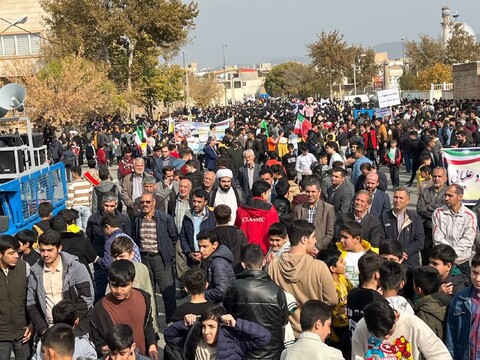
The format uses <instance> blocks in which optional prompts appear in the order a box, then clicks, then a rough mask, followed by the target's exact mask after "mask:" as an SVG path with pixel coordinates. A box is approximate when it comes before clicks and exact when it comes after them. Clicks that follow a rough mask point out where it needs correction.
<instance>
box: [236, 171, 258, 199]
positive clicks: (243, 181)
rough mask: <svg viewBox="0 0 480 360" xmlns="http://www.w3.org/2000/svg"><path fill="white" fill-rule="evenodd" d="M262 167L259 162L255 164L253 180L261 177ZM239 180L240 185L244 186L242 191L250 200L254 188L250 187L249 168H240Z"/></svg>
mask: <svg viewBox="0 0 480 360" xmlns="http://www.w3.org/2000/svg"><path fill="white" fill-rule="evenodd" d="M260 169H261V166H260V165H259V164H255V167H254V168H253V182H255V181H257V180H258V179H260V175H259V173H260ZM238 182H239V183H240V187H241V188H242V191H243V193H244V194H245V196H246V198H247V202H248V201H250V199H251V198H252V189H251V188H250V186H249V184H248V170H247V167H245V166H242V167H241V168H240V169H239V170H238Z"/></svg>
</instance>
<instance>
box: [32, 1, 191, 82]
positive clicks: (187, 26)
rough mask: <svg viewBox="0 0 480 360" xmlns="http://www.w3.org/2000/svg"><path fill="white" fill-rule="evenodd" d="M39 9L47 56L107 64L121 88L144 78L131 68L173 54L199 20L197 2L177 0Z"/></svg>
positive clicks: (65, 3) (85, 3) (75, 3)
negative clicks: (47, 42)
mask: <svg viewBox="0 0 480 360" xmlns="http://www.w3.org/2000/svg"><path fill="white" fill-rule="evenodd" d="M41 5H42V7H43V9H44V10H45V12H46V14H47V15H46V17H45V18H44V20H45V23H46V25H47V28H48V36H49V38H50V39H51V43H50V45H51V48H50V51H51V53H52V54H53V55H54V56H65V55H68V54H72V53H74V54H79V55H82V56H84V57H86V58H87V59H89V60H92V61H102V62H106V63H108V64H111V67H110V69H111V73H110V76H111V78H112V79H113V80H114V81H115V83H116V84H117V85H119V86H121V87H123V88H127V85H128V84H127V83H128V81H127V80H131V81H132V82H133V83H136V82H138V80H139V79H141V78H142V77H144V75H145V74H142V72H141V71H138V70H137V71H136V70H135V68H134V67H135V65H134V64H135V62H138V61H139V59H142V58H144V57H145V56H147V57H149V56H153V57H158V56H163V57H164V58H166V59H170V58H171V57H172V56H174V55H175V54H176V53H178V50H179V48H180V46H182V45H183V44H185V43H186V42H187V40H188V38H187V37H188V33H189V31H190V30H192V29H193V28H194V19H195V18H196V16H197V15H198V6H197V4H196V3H194V2H190V3H184V2H182V1H181V0H150V1H143V0H41ZM129 62H130V63H131V64H132V65H131V66H128V63H129ZM149 63H150V62H149ZM142 65H145V64H142ZM157 65H158V62H157V63H154V64H150V66H153V67H155V66H157ZM140 69H141V70H143V69H145V71H146V73H148V72H149V71H151V70H152V69H151V68H150V69H146V68H145V67H144V66H143V67H140Z"/></svg>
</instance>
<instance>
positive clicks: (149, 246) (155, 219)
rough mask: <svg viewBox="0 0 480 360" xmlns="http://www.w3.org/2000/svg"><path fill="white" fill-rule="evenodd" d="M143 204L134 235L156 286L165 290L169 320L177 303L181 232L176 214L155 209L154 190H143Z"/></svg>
mask: <svg viewBox="0 0 480 360" xmlns="http://www.w3.org/2000/svg"><path fill="white" fill-rule="evenodd" d="M140 205H141V209H142V214H140V215H138V216H137V217H136V218H135V219H134V221H133V236H132V238H133V239H134V240H135V242H136V243H137V245H138V247H139V248H140V254H141V255H142V262H143V263H144V264H145V265H146V266H147V268H148V269H149V272H150V277H151V279H152V284H153V286H155V285H156V287H157V289H158V290H160V293H161V294H162V297H163V302H164V305H165V315H166V323H167V324H168V323H169V322H170V320H171V318H172V315H173V312H174V311H175V308H176V307H177V303H176V299H175V278H174V272H173V264H174V260H175V246H174V243H175V242H176V241H177V239H178V232H177V228H176V226H175V222H174V220H173V218H172V217H171V216H170V215H168V214H166V213H165V212H163V211H161V210H156V209H155V205H156V202H155V194H154V193H153V192H144V193H143V194H142V195H141V197H140ZM157 309H158V304H157ZM154 316H157V314H154Z"/></svg>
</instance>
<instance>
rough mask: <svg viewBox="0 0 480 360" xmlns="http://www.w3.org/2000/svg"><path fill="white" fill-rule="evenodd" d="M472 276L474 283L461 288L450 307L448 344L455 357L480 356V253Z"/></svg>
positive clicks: (472, 270) (471, 272)
mask: <svg viewBox="0 0 480 360" xmlns="http://www.w3.org/2000/svg"><path fill="white" fill-rule="evenodd" d="M432 250H433V248H432ZM470 276H471V279H472V285H471V286H469V287H466V288H464V289H462V290H460V291H459V292H458V293H457V294H456V295H455V296H454V297H453V299H452V301H451V303H450V307H449V308H448V320H447V330H446V331H447V339H446V345H447V348H448V351H450V354H451V355H452V357H453V358H454V359H477V358H478V357H479V356H480V347H479V341H478V339H479V337H478V334H479V330H480V316H479V312H478V309H479V307H480V297H479V295H478V294H479V292H480V253H476V254H475V255H474V256H473V258H472V262H471V270H470Z"/></svg>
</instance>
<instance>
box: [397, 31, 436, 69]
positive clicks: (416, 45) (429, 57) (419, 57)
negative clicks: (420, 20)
mask: <svg viewBox="0 0 480 360" xmlns="http://www.w3.org/2000/svg"><path fill="white" fill-rule="evenodd" d="M405 55H406V57H407V58H408V59H409V60H408V61H409V67H410V69H412V70H413V71H414V72H415V73H418V72H419V71H422V70H423V69H425V68H428V67H429V66H432V65H434V64H438V63H444V62H445V50H444V49H443V44H442V41H441V40H439V39H438V40H436V39H434V38H432V37H430V36H428V35H425V34H422V35H420V39H419V40H418V42H417V41H407V42H406V43H405Z"/></svg>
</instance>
